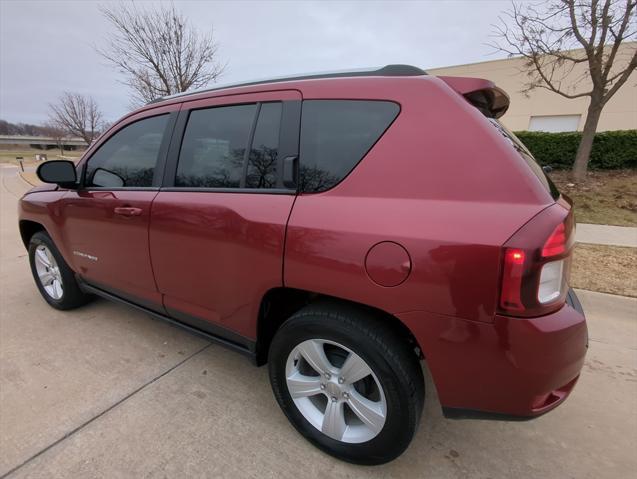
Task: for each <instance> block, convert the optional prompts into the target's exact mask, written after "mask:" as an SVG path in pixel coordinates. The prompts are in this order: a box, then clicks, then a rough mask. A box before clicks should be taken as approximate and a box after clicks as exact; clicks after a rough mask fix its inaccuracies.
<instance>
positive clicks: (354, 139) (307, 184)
mask: <svg viewBox="0 0 637 479" xmlns="http://www.w3.org/2000/svg"><path fill="white" fill-rule="evenodd" d="M399 111H400V107H399V106H398V105H397V104H396V103H393V102H389V101H363V100H306V101H304V102H303V112H302V115H301V145H300V187H301V191H304V192H319V191H325V190H327V189H329V188H331V187H333V186H334V185H336V184H337V183H338V182H340V181H341V180H342V179H343V178H345V176H347V175H348V174H349V172H350V171H352V169H354V167H355V166H356V165H357V164H358V162H359V161H360V160H361V159H362V158H363V157H364V156H365V155H366V154H367V152H368V151H369V150H370V148H371V147H372V146H373V145H374V143H376V142H377V141H378V139H379V138H380V137H381V136H382V134H383V133H384V132H385V130H386V129H387V128H388V127H389V125H391V123H392V122H393V121H394V119H395V118H396V116H397V115H398V112H399Z"/></svg>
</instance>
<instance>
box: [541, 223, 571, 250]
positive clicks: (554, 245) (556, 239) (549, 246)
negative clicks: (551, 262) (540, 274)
mask: <svg viewBox="0 0 637 479" xmlns="http://www.w3.org/2000/svg"><path fill="white" fill-rule="evenodd" d="M565 251H566V228H565V226H564V223H560V224H559V225H557V227H556V228H555V229H554V230H553V233H551V236H549V239H547V240H546V243H544V247H543V248H542V257H544V258H550V257H551V256H558V255H560V254H563V253H564V252H565Z"/></svg>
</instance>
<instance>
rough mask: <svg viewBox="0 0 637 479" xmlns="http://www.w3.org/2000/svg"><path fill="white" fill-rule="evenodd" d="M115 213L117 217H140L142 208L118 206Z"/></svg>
mask: <svg viewBox="0 0 637 479" xmlns="http://www.w3.org/2000/svg"><path fill="white" fill-rule="evenodd" d="M113 211H114V212H115V214H116V215H121V216H139V215H141V214H142V209H141V208H134V207H132V206H118V207H117V208H115V209H114V210H113Z"/></svg>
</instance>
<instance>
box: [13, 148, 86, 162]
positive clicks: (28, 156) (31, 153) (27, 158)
mask: <svg viewBox="0 0 637 479" xmlns="http://www.w3.org/2000/svg"><path fill="white" fill-rule="evenodd" d="M43 154H44V155H46V156H47V158H48V159H49V160H57V159H59V155H60V150H58V149H54V150H36V149H35V148H28V147H25V148H17V149H11V148H6V149H4V148H3V149H0V163H11V164H14V165H17V164H18V160H16V157H17V156H21V157H22V158H24V160H23V163H24V164H25V165H34V164H36V163H37V162H36V161H35V155H43ZM81 155H82V151H65V152H64V157H65V158H68V159H74V158H79V157H80V156H81Z"/></svg>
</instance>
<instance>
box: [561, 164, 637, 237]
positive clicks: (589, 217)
mask: <svg viewBox="0 0 637 479" xmlns="http://www.w3.org/2000/svg"><path fill="white" fill-rule="evenodd" d="M569 173H570V172H569V171H553V172H552V173H551V174H550V175H549V176H550V177H551V179H552V180H553V181H554V182H555V184H556V186H557V187H558V189H559V190H560V192H562V193H563V194H565V195H568V196H569V197H571V198H572V199H573V201H574V203H575V218H576V220H577V222H578V223H595V224H603V225H618V226H637V171H635V170H611V171H591V172H589V173H588V177H587V180H586V182H585V183H582V184H574V183H571V180H570V179H569Z"/></svg>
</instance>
